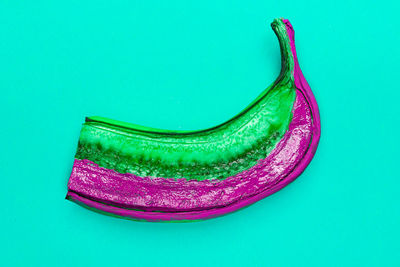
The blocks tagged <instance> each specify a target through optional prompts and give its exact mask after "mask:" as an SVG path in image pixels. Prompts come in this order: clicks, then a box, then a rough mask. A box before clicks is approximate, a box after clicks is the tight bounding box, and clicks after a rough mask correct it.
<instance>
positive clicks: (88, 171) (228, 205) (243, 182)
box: [67, 20, 320, 221]
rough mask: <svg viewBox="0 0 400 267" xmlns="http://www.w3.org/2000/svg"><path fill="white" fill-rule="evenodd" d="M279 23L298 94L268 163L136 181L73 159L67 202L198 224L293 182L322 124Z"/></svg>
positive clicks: (290, 31) (311, 151)
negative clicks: (227, 173) (226, 173)
mask: <svg viewBox="0 0 400 267" xmlns="http://www.w3.org/2000/svg"><path fill="white" fill-rule="evenodd" d="M283 22H284V23H285V25H286V28H287V32H288V35H289V37H290V41H291V49H292V52H293V57H294V60H295V70H294V78H295V85H296V87H297V88H298V89H299V90H298V91H297V92H296V93H297V94H296V101H295V104H294V107H293V119H292V122H291V123H290V125H289V130H288V132H287V133H286V134H285V135H284V137H283V138H282V140H281V141H280V142H279V143H278V144H277V146H276V147H275V148H274V150H273V151H272V152H271V153H270V154H269V155H268V157H267V158H265V159H262V160H260V161H259V162H258V164H257V165H255V166H253V167H252V168H250V169H248V170H246V171H244V172H241V173H238V174H236V175H234V176H231V177H228V178H227V179H225V180H222V181H219V180H213V181H210V180H206V181H197V180H190V181H187V180H186V179H178V180H174V179H164V178H156V177H139V176H136V175H133V174H121V173H118V172H116V171H114V170H109V169H105V168H102V167H99V166H97V165H96V164H94V163H93V162H90V161H89V160H75V163H74V167H73V170H72V174H71V177H70V180H69V184H68V189H69V192H68V195H67V197H68V198H69V199H71V200H73V201H76V202H79V203H82V204H84V205H87V206H89V207H93V208H95V209H98V210H101V211H104V212H109V213H113V214H116V215H119V216H123V217H130V218H135V219H144V220H149V221H159V220H164V221H165V220H197V219H206V218H212V217H216V216H219V215H223V214H225V213H228V212H232V211H234V210H237V209H240V208H242V207H245V206H247V205H250V204H252V203H254V202H256V201H258V200H260V199H262V198H265V197H266V196H268V195H270V194H272V193H274V192H276V191H278V190H280V189H281V188H283V187H284V186H286V185H287V184H289V183H290V182H292V181H293V180H294V179H295V178H296V177H298V176H299V175H300V174H301V173H302V172H303V171H304V169H305V168H306V166H307V165H308V164H309V162H310V161H311V159H312V157H313V155H314V153H315V150H316V147H317V145H318V141H319V137H320V122H319V113H318V106H317V104H316V101H315V99H314V96H313V94H312V92H311V89H310V87H309V86H308V84H307V82H306V80H305V79H304V76H303V74H302V73H301V70H300V67H299V65H298V62H297V56H296V51H295V46H294V31H293V29H292V27H291V25H290V23H289V21H288V20H283Z"/></svg>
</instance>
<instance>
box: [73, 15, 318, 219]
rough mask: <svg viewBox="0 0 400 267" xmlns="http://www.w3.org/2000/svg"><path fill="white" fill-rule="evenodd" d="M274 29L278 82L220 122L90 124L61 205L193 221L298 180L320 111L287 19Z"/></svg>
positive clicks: (89, 121)
mask: <svg viewBox="0 0 400 267" xmlns="http://www.w3.org/2000/svg"><path fill="white" fill-rule="evenodd" d="M272 28H273V30H274V31H275V33H276V35H277V37H278V39H279V43H280V48H281V55H282V70H281V73H280V75H279V77H278V78H277V79H276V81H275V82H274V83H273V84H272V85H271V86H270V87H269V88H267V89H266V90H265V91H264V92H263V93H262V94H261V95H260V96H259V97H257V98H256V99H255V100H254V101H253V102H252V103H251V104H250V105H249V106H248V107H247V108H246V109H244V110H243V111H242V112H240V113H239V114H238V115H237V116H235V117H234V118H232V119H230V120H229V121H227V122H225V123H223V124H221V125H218V126H215V127H213V128H209V129H205V130H200V131H169V130H159V129H152V128H147V127H143V126H138V125H134V124H130V123H124V122H119V121H116V120H112V119H106V118H102V117H89V118H87V119H86V122H85V123H84V124H83V127H82V130H81V134H80V139H79V145H78V149H77V153H76V156H75V162H74V166H73V170H72V174H71V177H70V179H69V182H68V194H67V199H69V200H72V201H74V202H76V203H78V204H81V205H82V206H84V207H87V208H90V209H93V210H96V211H99V212H102V213H106V214H109V215H115V216H119V217H125V218H131V219H137V220H146V221H177V220H199V219H207V218H212V217H216V216H219V215H223V214H226V213H228V212H232V211H235V210H237V209H240V208H242V207H245V206H247V205H249V204H252V203H254V202H255V201H257V200H260V199H262V198H264V197H266V196H268V195H270V194H272V193H274V192H276V191H278V190H280V189H281V188H283V187H284V186H286V185H287V184H289V183H290V182H291V181H293V180H294V179H295V178H296V177H297V176H299V175H300V174H301V173H302V172H303V170H304V169H305V168H306V166H307V165H308V164H309V162H310V161H311V159H312V157H313V155H314V153H315V150H316V148H317V145H318V141H319V137H320V120H319V114H318V106H317V103H316V101H315V99H314V96H313V94H312V92H311V90H310V87H309V86H308V84H307V82H306V80H305V79H304V76H303V74H302V72H301V70H300V67H299V64H298V62H297V56H296V51H295V46H294V31H293V28H292V26H291V24H290V22H289V21H288V20H284V19H275V20H274V22H273V23H272Z"/></svg>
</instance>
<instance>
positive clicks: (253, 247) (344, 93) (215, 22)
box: [0, 0, 400, 267]
mask: <svg viewBox="0 0 400 267" xmlns="http://www.w3.org/2000/svg"><path fill="white" fill-rule="evenodd" d="M301 2H302V1H290V0H287V1H232V0H230V1H210V0H206V1H197V2H194V1H193V2H191V1H173V0H171V1H121V0H115V1H99V0H97V1H91V0H87V1H76V0H72V1H40V0H36V1H8V0H2V1H0V62H1V63H0V91H1V97H0V112H1V115H2V116H1V117H2V122H1V126H0V151H1V153H0V179H1V180H0V182H1V189H2V190H1V194H0V198H1V202H2V206H1V211H2V213H1V214H2V216H1V220H0V224H1V235H0V236H1V245H0V246H1V249H0V255H1V262H2V264H1V265H2V266H307V267H310V266H400V256H399V250H400V245H399V239H400V228H399V226H400V198H399V186H400V176H399V174H398V172H397V169H398V166H399V163H398V161H399V148H400V146H399V143H398V140H399V138H400V135H399V130H400V128H399V125H400V124H399V121H400V120H399V115H400V114H399V113H400V112H399V97H400V88H399V83H398V78H399V59H400V57H399V48H398V45H399V41H400V40H399V26H400V23H399V19H398V18H397V17H398V10H399V4H398V3H396V1H386V0H383V1H348V0H346V1H344V0H343V1H307V2H306V3H301ZM281 16H283V17H285V18H288V19H290V21H291V22H292V24H293V26H294V29H295V31H296V43H297V52H298V55H299V60H300V65H301V67H302V69H303V72H304V74H305V76H306V78H307V79H308V81H309V83H310V85H311V88H312V89H313V91H314V94H315V96H316V98H317V101H318V103H319V107H320V112H321V122H322V138H321V141H320V145H319V148H318V151H317V153H316V155H315V158H314V160H313V161H312V162H311V164H310V165H309V167H308V168H307V170H306V171H305V173H304V174H303V175H301V176H300V177H299V179H297V180H296V181H295V182H293V183H292V184H291V185H289V186H288V187H286V188H285V189H283V190H282V191H280V192H278V193H276V194H274V195H272V196H271V197H268V198H266V199H264V200H262V201H260V202H258V203H256V204H254V205H252V206H251V207H248V208H246V209H244V210H240V211H238V212H236V213H234V214H230V215H227V216H224V217H221V218H217V219H212V220H208V221H204V222H196V223H183V224H182V223H178V224H176V223H175V224H171V223H167V224H165V223H164V224H162V223H141V222H134V221H128V220H122V219H117V218H113V217H108V216H104V215H100V214H97V213H94V212H91V211H89V210H86V209H83V208H82V207H79V206H78V205H76V204H74V203H72V202H69V201H66V200H65V199H64V197H65V195H66V192H67V180H68V177H69V174H70V172H71V168H72V164H73V158H74V153H75V149H76V145H77V141H78V136H79V131H80V127H81V124H82V122H83V121H84V118H85V116H88V115H100V116H105V117H110V118H115V119H119V120H123V121H128V122H132V123H136V124H142V125H146V126H150V127H155V128H167V129H181V130H194V129H199V128H206V127H210V126H213V125H216V124H218V123H221V122H223V121H225V120H227V119H229V118H231V117H232V116H233V115H235V114H237V113H238V112H239V111H241V110H242V109H243V108H244V107H245V106H246V105H247V104H249V103H250V102H251V101H252V100H253V99H254V98H255V97H256V96H257V95H258V94H260V93H261V92H262V90H263V89H264V88H265V87H267V86H268V85H269V84H270V83H272V82H273V81H274V79H275V78H276V77H277V76H278V74H279V71H280V54H279V45H278V41H277V39H276V37H275V35H274V33H273V32H272V30H271V28H270V26H269V24H270V22H272V20H273V19H274V18H275V17H281ZM3 264H4V265H3Z"/></svg>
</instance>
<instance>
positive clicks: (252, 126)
mask: <svg viewBox="0 0 400 267" xmlns="http://www.w3.org/2000/svg"><path fill="white" fill-rule="evenodd" d="M272 26H273V29H274V30H275V32H276V34H277V36H278V39H279V43H280V45H281V53H282V71H281V74H280V76H279V78H278V79H277V80H276V81H275V83H274V84H273V85H272V86H270V87H269V88H268V89H266V90H265V91H264V92H263V93H262V94H261V95H260V96H259V97H258V98H257V99H256V100H254V101H253V102H252V103H251V104H250V105H249V106H248V107H247V108H246V109H244V110H243V111H242V112H241V113H240V114H238V115H237V116H235V117H234V118H232V119H231V120H229V121H227V122H225V123H223V124H221V125H218V126H216V127H213V128H210V129H206V130H201V131H169V130H158V129H153V128H148V127H143V126H138V125H134V124H130V123H124V122H118V121H115V120H111V119H106V118H101V117H90V118H88V121H87V122H86V123H85V124H84V126H83V128H82V131H81V135H80V140H79V146H78V151H77V154H76V158H79V159H89V160H92V161H94V162H96V163H97V164H99V165H100V166H102V167H106V168H109V169H115V170H116V171H118V172H122V173H125V172H129V173H133V174H135V175H139V176H157V177H166V178H167V177H173V178H182V177H185V178H188V179H197V180H205V179H212V178H217V179H224V178H226V177H228V176H231V175H233V174H236V173H238V172H241V171H243V170H246V169H248V168H250V167H251V166H254V165H255V164H256V163H257V161H258V160H260V159H262V158H265V157H266V155H267V154H268V153H269V152H270V151H271V150H272V149H273V148H274V147H275V145H276V144H277V143H278V142H279V140H280V139H281V138H282V136H283V135H284V133H285V132H286V131H287V129H288V127H289V123H290V121H291V116H292V113H291V109H292V107H293V103H294V100H295V88H294V81H293V75H292V73H293V67H294V62H293V56H292V54H291V51H290V43H289V38H288V37H287V34H286V28H285V25H284V24H283V22H282V21H281V20H280V19H279V20H275V21H274V22H273V25H272Z"/></svg>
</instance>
